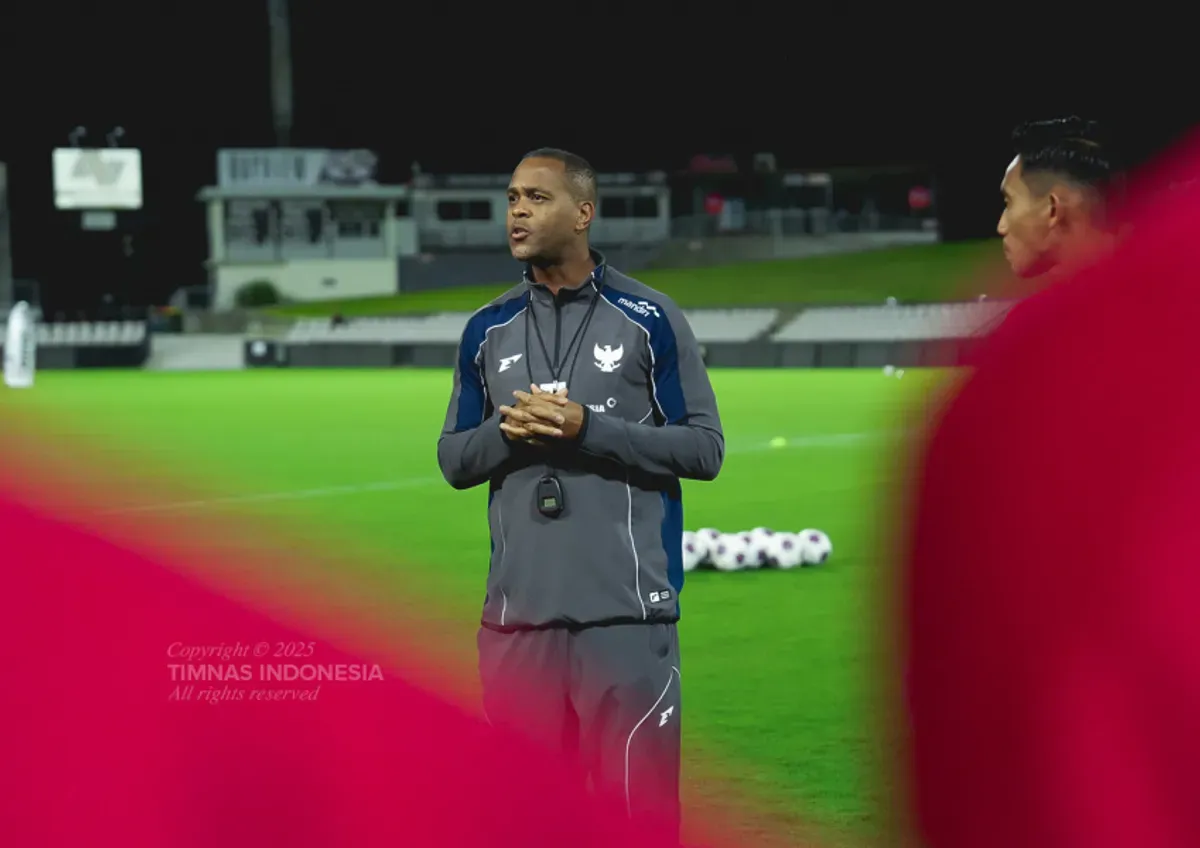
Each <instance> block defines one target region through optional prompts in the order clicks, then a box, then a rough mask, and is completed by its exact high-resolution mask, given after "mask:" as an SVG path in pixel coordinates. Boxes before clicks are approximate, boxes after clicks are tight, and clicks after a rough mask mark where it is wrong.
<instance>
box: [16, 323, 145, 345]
mask: <svg viewBox="0 0 1200 848" xmlns="http://www.w3.org/2000/svg"><path fill="white" fill-rule="evenodd" d="M146 332H147V331H146V322H144V321H74V322H69V323H54V324H38V325H37V341H38V345H39V346H46V347H88V346H126V345H138V344H141V343H142V342H143V341H145V339H146ZM6 333H7V327H5V326H2V325H0V345H3V344H4V337H5V335H6Z"/></svg>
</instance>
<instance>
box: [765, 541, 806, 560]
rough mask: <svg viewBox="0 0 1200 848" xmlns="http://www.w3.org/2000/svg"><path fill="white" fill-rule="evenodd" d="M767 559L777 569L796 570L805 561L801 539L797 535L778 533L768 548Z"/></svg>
mask: <svg viewBox="0 0 1200 848" xmlns="http://www.w3.org/2000/svg"><path fill="white" fill-rule="evenodd" d="M767 558H768V560H769V562H770V563H771V565H773V566H775V567H776V568H795V567H796V566H798V565H800V564H801V563H802V562H803V561H804V551H803V549H802V547H801V545H800V537H799V536H797V535H796V534H795V533H776V534H775V535H773V536H772V537H771V541H770V543H769V545H768V548H767Z"/></svg>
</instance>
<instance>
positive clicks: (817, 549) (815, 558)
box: [798, 529, 833, 565]
mask: <svg viewBox="0 0 1200 848" xmlns="http://www.w3.org/2000/svg"><path fill="white" fill-rule="evenodd" d="M798 535H799V536H800V550H801V561H802V562H803V563H804V565H820V564H821V563H823V562H825V561H826V560H827V559H829V557H830V556H831V555H832V554H833V543H832V542H831V541H829V537H828V536H826V535H825V534H824V533H822V532H821V531H820V530H811V529H810V530H801V531H800V533H799V534H798Z"/></svg>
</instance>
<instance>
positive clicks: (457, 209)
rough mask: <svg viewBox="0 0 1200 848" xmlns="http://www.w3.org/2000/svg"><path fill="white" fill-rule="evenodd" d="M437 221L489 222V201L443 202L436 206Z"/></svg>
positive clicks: (490, 213) (490, 209)
mask: <svg viewBox="0 0 1200 848" xmlns="http://www.w3.org/2000/svg"><path fill="white" fill-rule="evenodd" d="M437 216H438V220H439V221H490V220H492V202H491V201H490V200H443V201H441V202H439V203H438V205H437Z"/></svg>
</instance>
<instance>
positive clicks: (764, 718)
mask: <svg viewBox="0 0 1200 848" xmlns="http://www.w3.org/2000/svg"><path fill="white" fill-rule="evenodd" d="M863 261H865V260H863ZM764 273H765V272H764ZM702 278H703V275H701V279H702ZM701 285H703V284H702V283H701ZM936 378H937V375H936V374H933V373H930V372H917V371H910V372H908V373H907V374H906V376H905V378H904V379H903V380H898V379H894V378H885V377H884V376H882V375H881V374H880V373H879V372H878V371H869V372H865V371H855V372H838V371H788V370H771V371H745V370H738V371H718V372H714V373H713V381H714V385H715V387H716V390H717V396H718V399H719V402H720V406H721V412H722V416H723V418H724V423H725V428H726V441H727V449H728V455H727V459H726V463H725V468H724V470H723V472H722V474H721V476H720V477H719V479H718V480H717V481H716V482H713V483H685V521H686V526H687V527H689V528H697V527H701V526H713V527H717V528H721V529H727V530H741V529H747V528H750V527H754V526H758V525H766V526H771V527H775V528H778V529H786V530H799V529H802V528H805V527H817V528H820V529H823V530H825V531H827V532H828V533H829V534H830V536H831V538H832V539H833V542H834V556H833V558H832V560H831V561H830V562H829V563H828V564H827V565H826V566H824V567H821V568H813V569H798V570H795V571H790V572H779V571H762V572H751V573H734V574H720V573H715V572H694V573H692V574H691V575H689V576H688V579H687V584H686V587H685V590H684V592H683V593H682V595H681V603H682V607H683V614H684V618H683V622H682V623H681V625H680V634H681V641H682V651H683V685H684V693H685V697H684V704H685V707H684V709H685V713H684V715H685V716H686V720H685V722H684V727H685V728H686V730H685V734H686V744H687V747H686V750H687V757H688V758H689V760H688V761H689V763H694V762H695V761H696V758H698V757H703V758H704V760H705V761H706V762H709V763H712V762H716V763H717V764H719V770H720V772H721V773H722V774H724V775H726V776H727V777H728V778H729V779H731V780H732V781H734V782H735V783H736V784H739V785H740V786H742V787H745V788H746V789H748V790H749V791H750V792H751V793H753V794H755V795H757V796H759V797H762V798H763V799H765V800H766V801H767V802H768V803H769V804H771V805H772V806H774V807H775V808H777V809H780V810H787V811H790V812H791V814H793V815H795V816H797V817H798V818H802V819H805V820H808V821H811V822H815V823H817V824H819V825H822V826H828V827H830V828H832V829H833V831H834V832H836V833H842V834H850V835H853V836H855V837H857V836H865V835H874V834H876V833H877V832H878V829H879V828H880V827H881V826H882V822H881V819H880V817H879V814H878V808H877V805H878V804H879V803H880V800H881V798H882V797H883V796H884V795H886V794H888V793H887V790H886V787H885V786H884V785H882V784H881V782H880V781H879V780H878V779H877V778H878V775H877V773H876V771H875V769H876V767H877V766H878V765H879V760H878V757H879V750H880V746H879V744H878V743H879V740H878V738H877V737H876V735H875V730H876V729H877V724H878V718H879V711H880V710H881V709H885V708H890V707H886V705H885V704H884V703H883V702H881V700H880V697H881V696H880V693H879V690H878V688H877V684H879V683H880V682H881V681H880V680H879V677H880V674H879V669H878V665H877V661H878V659H879V647H880V644H881V643H882V641H883V640H884V639H885V638H886V634H885V633H883V632H881V627H882V626H881V623H880V622H881V617H880V610H879V608H878V606H877V602H878V601H879V599H880V593H881V590H882V589H883V587H884V585H885V582H884V581H886V580H887V579H888V568H889V566H890V564H891V563H890V562H889V561H888V557H887V556H885V555H884V554H883V553H882V552H883V551H884V550H885V548H886V544H885V536H884V535H883V534H881V532H880V531H881V528H882V527H883V526H884V525H885V521H886V518H887V517H888V515H889V512H890V511H889V510H888V506H889V500H888V493H889V490H890V487H891V486H892V485H893V484H894V483H895V482H896V480H897V470H898V468H899V467H900V461H901V460H902V458H903V442H902V441H901V439H900V438H899V433H900V432H901V431H903V430H904V429H905V428H907V427H910V426H911V425H912V419H911V418H910V417H909V415H908V413H909V411H910V410H911V409H912V408H913V403H914V402H917V401H919V400H920V398H922V397H924V396H925V394H926V391H927V389H928V387H929V386H931V385H933V384H934V382H935V380H936ZM449 390H450V375H449V374H448V373H447V372H443V371H406V370H399V369H396V370H388V371H287V370H284V371H250V372H241V373H231V374H162V373H144V372H128V373H126V372H110V373H96V372H93V373H87V372H65V373H53V372H52V373H43V374H41V375H39V382H38V385H37V387H36V388H34V389H33V390H31V391H26V392H4V393H0V414H8V413H16V414H25V413H28V414H30V415H33V416H36V417H37V419H38V420H40V421H41V422H43V426H42V430H43V432H44V433H45V434H46V435H47V437H48V438H51V439H60V440H69V439H70V440H86V441H90V442H92V443H94V445H96V446H99V447H103V448H104V450H105V452H106V454H107V456H108V458H109V459H116V460H118V461H119V462H120V463H122V464H124V465H126V466H127V467H128V468H129V469H131V473H132V472H133V471H134V470H136V473H138V474H146V473H153V474H156V475H167V476H175V477H180V478H185V479H187V480H188V481H190V482H192V483H194V484H195V485H196V486H198V487H199V488H200V489H201V490H202V491H203V492H205V493H207V494H206V495H205V496H206V497H211V498H213V499H220V498H227V499H232V500H228V501H226V502H225V503H219V502H218V503H210V504H209V505H207V506H205V505H192V506H190V507H187V508H189V509H236V510H244V511H250V512H256V513H263V514H265V515H268V516H271V517H273V518H274V519H280V520H284V521H287V522H289V523H290V524H292V525H294V526H302V527H305V528H306V529H307V531H308V532H311V534H312V535H313V536H314V538H316V539H319V540H320V541H319V543H320V544H322V545H329V546H335V547H337V548H339V549H344V550H346V551H347V555H346V558H345V568H346V569H347V573H348V574H351V573H353V572H354V571H355V570H362V571H370V572H372V574H373V576H375V577H378V576H379V575H384V576H385V578H386V581H387V582H388V583H389V585H391V586H392V587H394V591H396V592H398V593H401V592H402V593H404V594H405V595H406V596H410V597H411V596H412V595H413V594H414V593H425V594H427V595H428V597H429V599H430V600H429V603H430V604H431V605H434V607H435V608H436V609H438V610H439V615H440V616H443V617H444V618H445V620H449V621H452V622H454V623H455V628H456V632H458V633H460V634H461V645H460V646H458V647H459V648H461V650H463V651H471V650H472V649H473V636H474V631H475V627H476V625H477V622H478V613H479V607H480V605H481V603H482V600H483V590H484V575H485V572H486V570H487V567H488V566H487V559H488V536H487V524H486V520H485V503H486V497H487V496H486V492H485V491H484V489H482V488H481V489H476V490H473V491H469V492H457V491H454V490H452V489H451V488H450V487H449V486H448V485H446V484H445V483H444V482H443V481H442V480H441V478H440V475H439V472H438V469H437V463H436V458H435V451H434V444H435V441H436V439H437V434H438V431H439V429H440V427H441V423H442V419H443V416H444V413H445V403H446V400H447V398H448V393H449ZM779 436H783V437H785V438H786V439H787V442H788V444H787V446H785V447H779V448H776V447H771V446H770V443H771V441H772V440H773V439H775V438H776V437H779ZM189 496H190V497H194V492H193V493H191V494H190V495H189ZM238 498H241V500H237V499H238ZM157 506H169V505H167V504H159V505H157ZM315 543H317V542H315ZM688 768H689V773H691V774H694V773H695V772H694V770H693V769H692V768H691V766H689V767H688ZM704 793H705V787H704V786H703V785H699V786H694V787H693V793H692V797H699V798H701V799H702V798H703V797H704ZM847 838H849V837H847Z"/></svg>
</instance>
